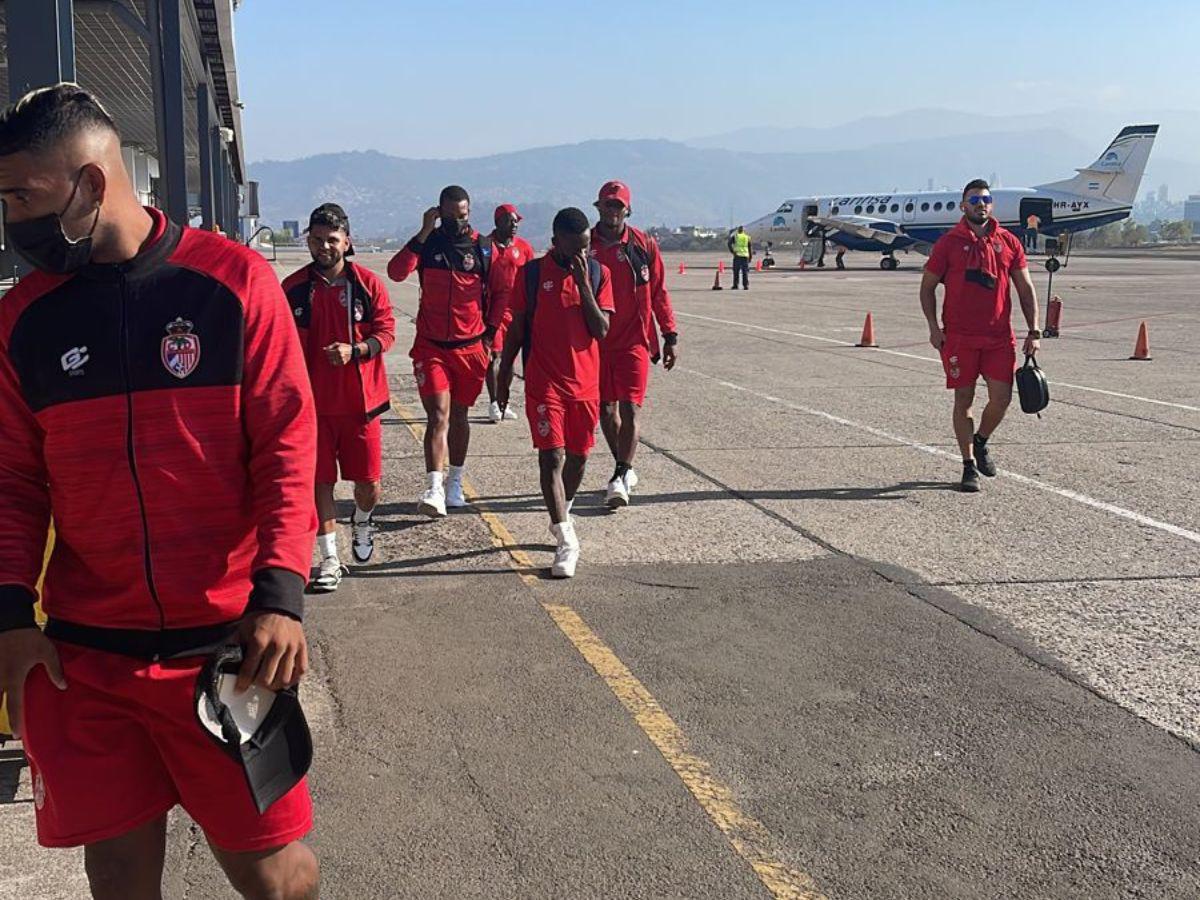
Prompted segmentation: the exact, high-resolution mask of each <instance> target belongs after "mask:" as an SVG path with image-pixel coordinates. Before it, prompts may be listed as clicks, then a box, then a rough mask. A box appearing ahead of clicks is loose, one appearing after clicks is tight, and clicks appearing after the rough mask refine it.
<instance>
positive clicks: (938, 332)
mask: <svg viewBox="0 0 1200 900" xmlns="http://www.w3.org/2000/svg"><path fill="white" fill-rule="evenodd" d="M945 343H946V332H944V331H942V329H941V328H939V327H938V326H937V325H930V326H929V344H930V346H931V347H933V349H934V350H936V351H937V352H938V353H941V352H942V345H943V344H945Z"/></svg>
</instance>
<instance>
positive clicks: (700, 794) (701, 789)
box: [393, 402, 826, 900]
mask: <svg viewBox="0 0 1200 900" xmlns="http://www.w3.org/2000/svg"><path fill="white" fill-rule="evenodd" d="M393 407H394V408H395V409H396V411H397V412H398V413H399V414H400V417H401V419H403V420H404V424H405V425H407V426H408V430H409V431H410V432H411V433H412V435H413V437H414V438H416V440H417V443H418V444H419V443H421V442H422V441H423V439H424V435H425V427H424V426H423V425H422V424H421V423H420V421H419V420H418V419H416V418H414V416H413V414H412V413H411V412H410V411H409V410H408V409H407V408H406V407H405V406H404V405H403V404H400V403H395V402H393ZM463 494H464V495H465V496H466V498H467V500H468V501H470V502H471V503H472V504H475V503H476V501H477V500H478V499H479V494H478V493H477V492H476V491H475V488H474V487H473V486H472V485H471V484H470V483H469V482H468V480H467V479H466V478H465V477H464V478H463ZM477 511H478V512H479V515H480V517H481V518H482V519H483V521H484V524H485V525H487V527H488V531H489V532H491V536H492V544H493V545H494V546H495V547H497V548H498V549H501V550H504V551H506V552H507V553H508V556H509V559H510V560H511V562H512V564H513V567H514V569H515V570H516V572H517V574H518V575H519V576H520V577H521V580H522V581H524V582H525V584H526V585H528V586H529V587H530V588H539V587H540V586H541V579H540V578H538V576H537V575H536V574H535V572H537V571H538V570H539V567H538V566H536V565H535V564H534V562H533V560H532V559H530V557H529V555H528V554H527V553H525V551H523V550H520V549H518V548H517V546H516V543H517V542H516V540H515V539H514V538H513V536H512V533H511V532H510V531H509V530H508V528H506V527H505V525H504V523H503V522H502V521H501V520H500V517H499V516H497V515H496V514H495V513H493V512H489V511H486V510H478V509H477ZM538 603H539V604H540V605H541V607H542V609H543V610H544V611H545V613H546V614H547V615H548V616H549V617H550V619H551V620H552V621H553V622H554V624H555V625H557V626H558V629H559V630H560V631H561V632H562V633H563V635H564V636H565V637H566V638H567V640H568V641H570V642H571V645H572V646H573V647H574V648H575V650H576V651H577V652H578V653H579V655H580V656H582V657H583V658H584V660H585V661H586V662H587V663H588V665H590V666H591V667H592V669H593V670H595V672H596V674H597V675H599V676H600V677H601V678H602V679H603V680H604V683H605V684H606V685H608V689H609V690H610V691H612V693H613V695H614V696H615V697H616V698H617V699H618V700H619V701H620V702H621V705H622V706H623V707H625V710H626V711H627V712H628V713H629V714H630V715H631V716H632V717H633V720H634V722H636V723H637V726H638V728H640V729H641V730H642V732H643V733H644V734H645V735H646V737H648V738H649V739H650V741H651V742H652V743H653V744H654V746H655V747H656V748H658V752H659V753H661V754H662V756H663V759H665V760H666V761H667V764H668V765H670V767H671V768H672V769H673V770H674V771H675V774H676V775H678V776H679V779H680V781H682V782H683V784H684V786H685V787H686V788H687V789H688V791H689V792H690V793H691V794H692V796H693V797H695V798H696V801H697V802H698V803H699V804H700V806H701V808H702V809H703V810H704V811H705V813H707V814H708V817H709V818H710V819H711V820H712V822H713V824H715V825H716V826H717V828H719V829H720V830H721V833H722V834H724V835H725V838H726V839H727V840H728V841H729V843H730V845H731V846H732V847H733V849H734V851H735V852H736V853H737V854H738V856H740V857H741V858H742V859H743V860H745V861H746V863H748V864H749V865H750V867H751V868H752V869H753V870H754V873H755V874H756V875H757V876H758V878H759V880H760V881H761V882H762V883H763V885H764V886H765V887H766V888H767V890H768V891H770V892H771V895H772V896H773V897H775V898H776V900H826V898H825V895H823V894H822V893H821V892H820V890H819V889H818V888H817V885H816V882H815V881H813V879H812V877H811V876H809V875H806V874H805V873H804V872H800V871H797V870H796V869H793V868H791V867H789V866H788V865H787V864H786V863H784V862H783V861H782V860H780V859H779V858H778V857H776V856H775V855H774V854H773V853H772V852H771V850H770V846H771V844H772V843H773V841H772V839H771V835H770V833H769V832H768V831H767V828H766V826H765V825H763V824H762V823H761V822H759V821H758V820H757V819H755V818H754V817H753V816H751V815H750V814H749V813H747V812H745V811H744V810H743V809H742V808H741V806H740V805H739V804H738V802H737V798H736V797H735V796H734V793H733V791H732V790H731V789H730V788H729V787H728V786H727V785H726V784H725V783H724V782H722V781H721V780H720V778H718V777H717V775H716V774H715V773H714V771H713V768H712V766H710V765H709V764H708V762H707V761H706V760H704V759H701V758H700V757H699V756H696V755H695V754H694V753H692V752H691V750H690V749H689V744H688V739H687V735H685V734H684V733H683V729H681V728H680V727H679V726H678V725H677V724H676V723H675V720H674V719H672V718H671V717H670V716H669V715H668V714H667V712H666V710H664V709H663V708H662V706H661V705H660V704H659V702H658V700H656V699H655V698H654V695H653V694H651V693H650V691H649V690H647V688H646V686H645V685H643V684H642V682H641V681H640V680H638V677H637V676H636V675H634V674H633V672H631V671H630V670H629V667H628V666H626V665H625V664H624V663H623V662H621V659H620V657H618V656H617V654H616V653H614V652H613V650H612V648H610V647H609V646H608V645H607V644H605V643H604V641H603V640H601V639H600V637H599V636H598V635H597V634H596V633H595V632H594V631H592V629H591V628H590V627H589V626H588V624H587V622H585V621H584V620H583V618H582V617H580V615H579V614H578V613H577V612H575V610H573V609H571V608H570V607H569V606H564V605H563V604H561V603H552V602H550V601H548V600H542V599H540V598H539V599H538Z"/></svg>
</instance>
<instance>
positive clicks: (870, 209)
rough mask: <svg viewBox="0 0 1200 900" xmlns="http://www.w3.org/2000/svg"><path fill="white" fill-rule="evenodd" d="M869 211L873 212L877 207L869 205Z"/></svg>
mask: <svg viewBox="0 0 1200 900" xmlns="http://www.w3.org/2000/svg"><path fill="white" fill-rule="evenodd" d="M867 212H869V213H873V212H875V207H874V206H868V207H867Z"/></svg>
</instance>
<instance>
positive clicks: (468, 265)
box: [463, 253, 475, 272]
mask: <svg viewBox="0 0 1200 900" xmlns="http://www.w3.org/2000/svg"><path fill="white" fill-rule="evenodd" d="M474 268H475V254H474V253H464V254H463V271H464V272H470V271H471V270H472V269H474Z"/></svg>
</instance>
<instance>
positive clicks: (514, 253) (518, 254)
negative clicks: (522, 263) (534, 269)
mask: <svg viewBox="0 0 1200 900" xmlns="http://www.w3.org/2000/svg"><path fill="white" fill-rule="evenodd" d="M512 258H513V259H520V258H521V251H520V250H518V249H517V248H516V247H513V248H512Z"/></svg>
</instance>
